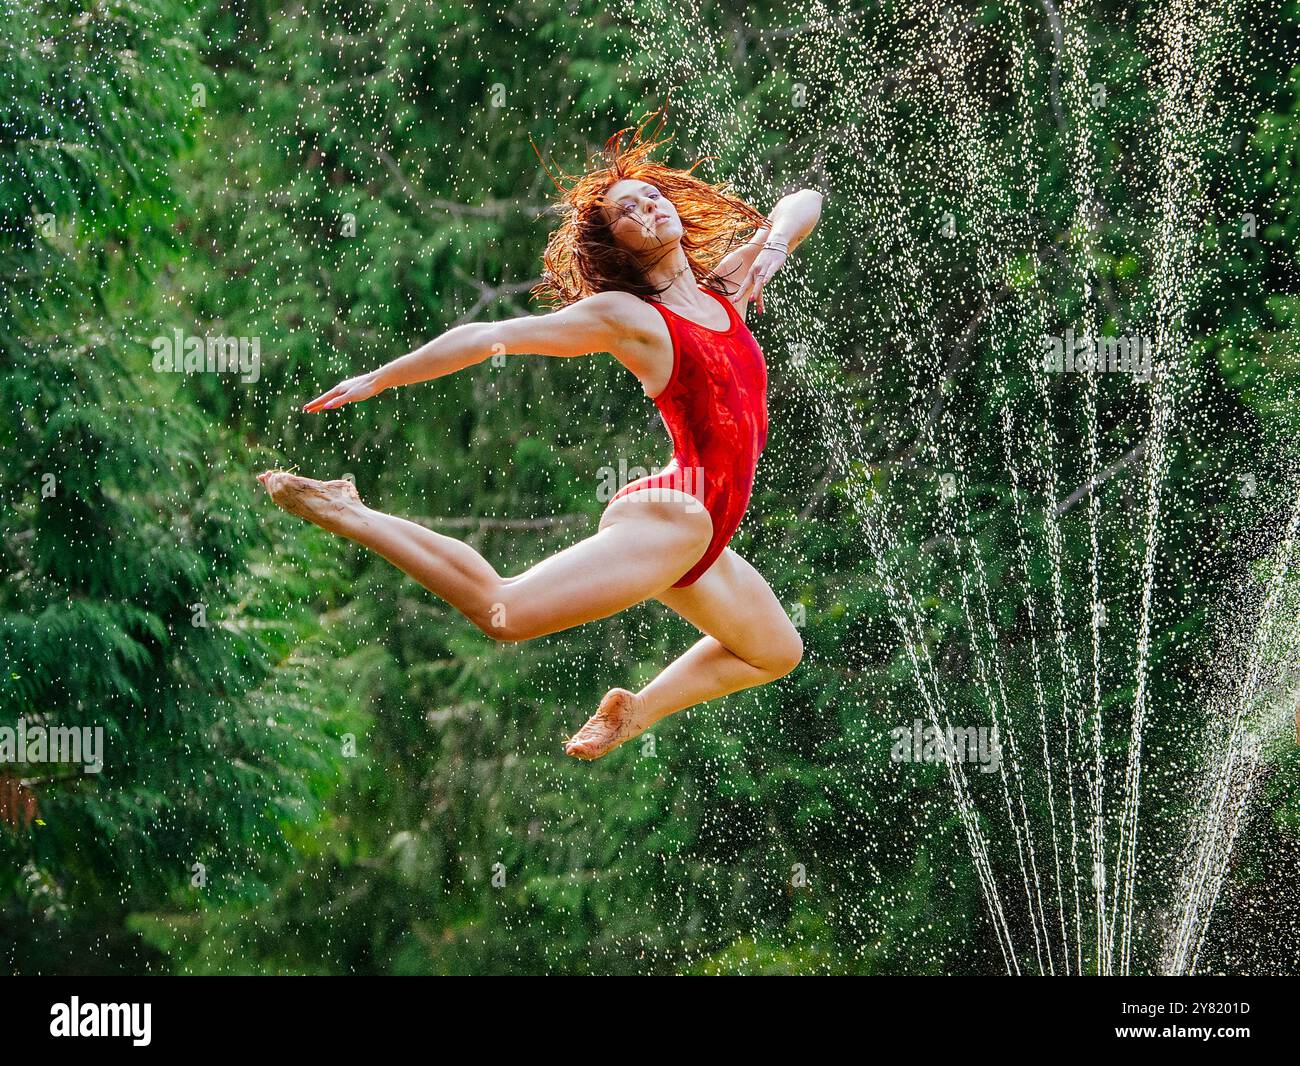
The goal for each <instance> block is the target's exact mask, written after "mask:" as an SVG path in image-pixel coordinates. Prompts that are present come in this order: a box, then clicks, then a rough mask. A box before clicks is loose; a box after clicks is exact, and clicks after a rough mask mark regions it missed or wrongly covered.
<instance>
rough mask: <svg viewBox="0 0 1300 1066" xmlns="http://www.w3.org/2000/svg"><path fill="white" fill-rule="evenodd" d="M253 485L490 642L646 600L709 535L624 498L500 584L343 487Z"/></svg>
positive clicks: (653, 506)
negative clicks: (406, 580) (595, 526)
mask: <svg viewBox="0 0 1300 1066" xmlns="http://www.w3.org/2000/svg"><path fill="white" fill-rule="evenodd" d="M261 480H262V483H263V484H264V485H266V487H267V490H268V491H269V492H270V493H271V497H272V499H274V500H275V502H276V503H277V504H278V505H279V506H281V507H283V508H284V509H285V510H287V511H289V512H291V513H293V514H296V515H299V516H300V517H302V518H305V519H307V520H308V521H310V522H314V523H315V524H316V525H318V526H321V527H322V528H323V529H327V530H329V531H330V532H332V533H337V534H339V535H340V536H344V537H347V538H348V539H349V540H353V541H356V542H357V543H358V544H362V545H364V546H365V547H367V548H369V549H370V550H371V551H374V552H376V553H377V554H379V555H381V556H383V557H384V558H385V559H387V560H388V561H389V562H390V563H392V564H393V565H394V566H396V567H398V568H399V569H401V570H402V571H404V572H405V573H407V574H409V575H410V576H411V577H413V578H414V579H415V580H416V581H418V582H419V583H420V584H421V585H423V586H424V587H425V588H427V589H429V591H431V592H433V593H436V594H437V595H438V596H441V597H442V598H443V599H444V600H446V601H447V602H448V603H450V604H451V605H452V606H453V607H455V608H456V609H457V610H458V611H460V612H461V613H462V614H464V615H465V616H466V617H467V618H469V619H470V620H471V621H472V622H474V624H475V625H477V626H478V627H479V628H480V629H482V630H483V632H485V633H487V634H488V635H489V636H492V637H495V638H497V639H498V640H528V639H530V638H532V637H538V636H543V635H545V634H547V633H554V632H557V631H559V630H561V629H568V628H569V627H571V626H576V625H581V624H582V623H584V622H590V621H592V620H594V619H596V618H604V617H606V616H607V615H611V614H615V613H617V612H618V611H621V610H624V609H625V608H627V607H630V606H632V605H633V604H636V603H640V602H642V601H643V600H646V599H649V598H650V597H652V596H655V595H656V594H658V593H659V592H660V591H662V590H663V589H665V588H667V587H668V586H669V585H671V583H672V582H673V581H675V580H676V579H677V578H678V577H680V576H681V574H682V573H683V572H685V571H686V570H688V569H689V568H690V566H691V564H692V563H694V561H695V560H696V559H698V558H699V557H700V555H701V554H702V552H703V551H704V549H705V547H706V546H707V545H708V541H709V537H710V536H711V535H712V523H711V521H710V520H709V517H708V515H707V514H705V513H703V512H700V511H698V510H696V511H694V512H692V511H690V510H688V509H687V508H685V507H683V506H682V505H681V503H674V502H673V501H671V500H666V501H656V502H644V501H640V500H638V499H637V498H636V497H635V495H634V496H629V497H626V498H625V499H624V500H621V501H619V502H618V503H616V504H614V505H613V506H611V507H610V508H609V510H608V511H606V513H605V517H604V518H603V519H602V521H601V529H600V531H599V532H598V533H597V534H596V535H595V536H593V537H589V538H587V539H586V540H584V541H580V542H579V543H577V544H575V545H573V546H572V547H569V548H566V549H565V550H564V551H562V552H559V553H558V554H556V555H554V556H552V557H551V558H549V559H546V560H544V561H543V562H541V563H539V564H538V565H537V566H534V567H532V568H531V569H529V570H527V571H525V572H524V573H522V574H520V575H519V576H517V577H508V578H503V577H501V575H499V574H498V573H497V572H496V570H495V569H493V567H492V566H491V564H490V563H488V561H487V560H486V559H484V558H483V557H482V556H481V555H479V553H478V552H476V551H475V550H474V549H473V548H471V547H470V546H469V545H467V544H464V543H462V542H461V541H458V540H455V539H453V538H452V537H444V536H443V535H441V534H440V533H435V532H433V531H432V530H430V529H426V528H425V527H424V526H421V525H417V524H416V523H415V522H409V521H407V520H406V519H404V518H397V517H395V516H393V515H388V514H384V513H382V512H380V511H375V510H372V509H371V508H369V507H366V506H365V505H364V504H363V503H362V502H361V499H360V497H359V496H358V495H357V491H356V488H355V486H353V485H352V484H351V482H348V481H328V482H321V481H315V480H313V479H311V478H299V477H294V476H293V475H290V474H283V473H278V472H277V473H268V474H263V475H261ZM683 500H684V501H686V502H690V503H693V501H690V500H689V497H683Z"/></svg>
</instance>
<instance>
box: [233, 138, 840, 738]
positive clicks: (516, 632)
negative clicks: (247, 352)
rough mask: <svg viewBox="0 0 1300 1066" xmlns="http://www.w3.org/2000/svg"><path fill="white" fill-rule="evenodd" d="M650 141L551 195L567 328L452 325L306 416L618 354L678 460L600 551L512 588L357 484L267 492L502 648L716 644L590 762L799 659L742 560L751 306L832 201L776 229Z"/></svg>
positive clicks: (622, 501)
mask: <svg viewBox="0 0 1300 1066" xmlns="http://www.w3.org/2000/svg"><path fill="white" fill-rule="evenodd" d="M661 114H662V112H661ZM652 117H653V116H652ZM647 123H648V120H647V121H643V122H642V124H641V125H640V126H638V127H637V128H636V130H635V132H633V134H632V138H631V140H630V142H629V143H628V144H627V146H626V147H624V145H623V140H624V136H625V134H627V132H628V130H627V129H625V130H621V131H619V132H618V133H616V134H615V135H614V136H613V137H611V138H609V140H608V141H607V142H606V143H605V146H604V153H603V159H601V160H600V161H599V162H600V165H599V166H598V167H597V168H596V169H595V170H593V171H591V172H589V173H587V174H585V175H582V176H581V177H578V178H572V177H570V176H568V175H564V176H563V177H564V183H563V184H562V183H561V181H559V180H557V181H556V186H557V188H558V189H559V190H560V194H561V195H560V202H559V210H560V212H561V214H562V216H563V222H562V224H561V225H560V227H559V228H558V229H557V230H556V231H555V232H554V233H552V234H551V237H550V240H549V243H548V245H547V249H546V252H545V255H544V256H543V264H544V266H545V268H546V270H545V273H544V277H543V281H542V282H541V284H539V286H538V287H537V288H536V289H535V290H534V293H535V294H536V295H539V296H543V297H548V298H549V299H550V302H551V303H552V305H553V306H554V305H559V307H560V309H559V310H556V311H553V312H552V313H549V314H542V315H525V316H522V317H519V318H512V319H507V320H504V321H500V322H473V323H468V324H465V325H461V326H457V327H455V328H454V329H451V330H448V331H447V332H446V333H444V334H442V335H441V336H440V337H437V338H436V339H434V340H432V341H430V342H428V343H427V344H425V345H423V346H421V347H419V348H417V349H416V350H415V351H413V352H410V353H409V354H407V355H404V356H402V357H401V358H399V359H395V360H393V361H392V362H391V363H388V364H387V365H385V366H382V367H380V368H379V369H378V370H373V371H371V372H369V373H367V374H362V375H360V376H359V377H354V378H349V379H348V380H346V381H343V382H341V383H340V384H338V385H336V386H334V388H332V389H330V390H329V391H328V392H326V393H324V394H322V395H321V396H318V397H317V398H316V399H314V400H312V401H311V402H310V403H308V404H306V405H305V406H304V408H303V410H304V411H311V412H316V411H330V410H333V409H335V408H337V407H342V406H343V405H344V404H348V403H357V402H358V401H360V400H367V399H369V398H370V397H372V396H375V395H378V394H379V393H380V392H383V391H384V390H385V389H389V388H392V387H394V386H396V385H413V384H415V383H416V382H419V381H429V380H431V379H433V378H440V377H443V376H445V375H447V374H451V373H454V372H455V371H457V370H463V369H464V368H465V367H468V366H473V365H474V364H476V363H482V362H483V361H485V360H486V359H488V358H490V357H491V356H493V355H503V354H523V353H531V354H535V355H549V356H562V357H566V356H576V355H589V354H595V353H601V352H608V353H610V354H611V355H613V356H614V358H615V359H617V360H618V361H619V362H620V363H622V364H623V365H624V366H625V367H627V369H628V370H630V371H631V372H632V373H633V374H635V375H636V377H637V378H638V379H639V380H640V382H641V385H642V388H643V389H644V391H645V393H646V395H647V396H648V397H650V398H651V399H653V401H654V403H655V405H656V406H657V407H658V408H659V411H660V413H661V414H662V416H663V420H664V423H665V425H666V426H667V428H668V431H669V433H670V434H671V435H672V442H673V457H672V461H671V462H669V463H668V465H667V466H666V467H665V468H664V469H663V470H661V471H659V472H658V473H656V474H652V475H651V476H649V477H645V478H642V479H640V480H639V481H635V482H632V483H631V484H628V485H626V486H624V487H623V488H622V489H620V490H619V491H618V492H617V493H616V494H615V496H614V497H613V499H612V500H611V501H610V502H609V505H608V507H606V509H605V511H604V514H603V515H602V516H601V519H600V526H599V530H598V532H597V533H596V534H595V536H593V537H590V538H588V539H587V540H584V541H581V542H580V543H578V544H575V545H573V546H572V547H570V548H566V549H565V550H564V551H562V552H559V553H558V554H556V555H554V556H552V557H551V558H549V559H546V560H544V561H543V562H541V563H539V564H537V565H536V566H534V567H532V568H531V569H529V570H527V571H525V572H524V573H522V574H519V575H518V576H516V577H502V576H501V575H500V574H498V573H497V572H496V570H494V569H493V568H492V566H491V565H490V564H489V563H488V562H487V561H486V560H485V559H484V558H483V557H482V556H481V555H479V554H478V553H477V552H476V551H474V549H473V548H471V547H469V546H468V545H467V544H463V543H461V542H460V541H458V540H454V539H452V538H450V537H445V536H442V535H440V534H438V533H434V532H433V531H432V530H429V529H426V528H425V527H424V526H420V525H417V524H416V523H414V522H409V521H407V520H406V519H403V518H397V517H394V516H393V515H388V514H383V513H382V512H379V511H375V510H372V509H370V508H369V507H367V506H365V505H364V504H363V503H362V502H361V499H360V497H359V496H358V494H357V490H356V487H355V486H354V485H353V484H352V483H351V482H350V481H346V480H342V481H315V480H313V479H311V478H304V477H296V476H294V475H292V474H287V473H284V472H282V471H268V472H266V473H264V474H260V475H259V480H260V481H261V482H262V483H263V485H265V486H266V489H267V490H268V491H269V492H270V494H271V498H272V500H274V501H275V503H276V504H278V505H279V506H280V507H282V508H284V509H285V510H286V511H289V512H290V513H292V514H296V515H298V516H300V517H302V518H305V519H306V520H307V521H309V522H313V523H315V524H316V525H318V526H320V527H321V528H322V529H327V530H329V531H330V532H331V533H337V534H339V535H340V536H343V537H347V538H348V539H349V540H353V541H356V542H357V543H358V544H363V545H365V546H366V547H367V548H369V549H370V550H371V551H374V552H377V553H378V554H379V555H381V556H383V557H384V558H385V559H387V560H388V561H389V562H390V563H392V564H393V565H394V566H397V567H399V568H400V569H401V570H403V571H404V572H405V573H407V574H408V575H410V576H411V577H412V578H414V579H415V580H416V581H418V582H419V583H420V584H421V585H423V586H424V587H425V588H427V589H429V590H430V591H431V592H433V593H435V594H436V595H438V596H440V597H441V598H442V599H444V600H446V601H447V602H448V603H450V604H451V605H452V606H453V607H455V608H456V609H457V610H458V611H460V612H461V613H462V614H464V615H465V617H467V618H468V619H469V620H470V621H472V622H473V623H474V624H475V625H477V626H478V627H479V628H480V629H481V630H482V631H483V632H484V633H486V634H487V635H488V636H490V637H493V638H495V639H497V640H503V641H520V640H531V639H532V638H534V637H541V636H546V635H547V634H548V633H556V632H559V631H560V630H562V629H568V628H570V627H572V626H578V625H582V624H583V623H584V622H591V621H593V620H595V619H597V618H605V617H607V616H609V615H612V614H616V613H617V612H619V611H622V610H624V609H625V608H628V607H631V606H633V605H634V604H638V603H641V602H643V601H645V600H650V599H657V600H658V601H659V602H660V603H663V604H665V605H666V606H667V607H669V608H671V609H672V610H674V611H676V612H677V613H678V614H679V615H681V616H682V617H683V618H685V619H686V620H687V621H688V622H690V623H691V624H692V625H694V626H695V627H696V628H698V629H699V630H700V631H701V632H702V633H703V634H704V637H703V639H701V640H700V641H699V642H698V643H696V644H695V645H694V646H693V647H692V648H691V649H690V650H689V651H687V652H686V653H685V654H684V655H682V656H681V658H679V659H677V660H676V661H675V662H673V663H671V664H670V665H669V666H668V667H667V668H666V669H665V670H664V671H663V672H662V673H660V674H659V676H658V677H656V678H655V679H654V680H653V681H651V682H650V684H648V685H647V686H646V687H645V688H643V689H642V690H641V691H640V692H629V691H628V690H627V689H622V688H615V689H611V690H610V691H609V693H608V694H607V695H606V696H605V698H604V699H603V700H602V701H601V704H600V707H599V709H598V710H597V711H596V713H595V714H594V715H593V716H592V717H591V719H590V720H589V721H588V722H587V723H586V725H584V726H583V727H582V728H581V729H579V730H578V732H577V733H576V734H575V735H574V736H573V737H572V738H570V739H569V741H568V742H567V744H566V745H565V751H566V752H567V753H568V754H569V755H572V756H575V757H576V758H579V759H597V758H599V757H600V756H602V755H604V754H605V753H606V752H608V751H611V750H612V749H614V748H615V747H617V746H618V745H619V744H622V743H623V742H624V741H625V740H628V739H630V738H632V737H634V736H636V735H637V734H639V733H641V732H642V731H643V730H645V729H647V728H649V727H650V726H651V725H652V724H654V723H655V722H657V721H658V720H659V719H661V718H664V717H666V716H667V715H670V714H674V713H676V712H677V711H680V710H683V709H685V708H687V707H692V706H694V705H695V704H698V703H704V702H705V701H707V700H712V699H717V698H718V697H720V696H726V695H727V694H729V693H732V692H738V691H740V690H741V689H746V688H750V687H752V686H754V685H762V684H766V683H767V682H769V681H773V680H775V679H776V678H778V677H781V676H783V675H784V674H787V673H789V672H790V671H791V670H793V669H794V668H795V666H796V665H798V663H799V660H800V658H801V656H802V654H803V642H802V641H801V640H800V637H799V633H798V631H797V630H796V629H795V627H794V626H793V625H792V624H791V622H790V620H789V618H788V617H787V616H786V613H785V611H784V609H783V608H782V607H781V604H780V602H779V601H778V600H777V598H776V596H775V594H774V593H773V592H772V589H771V588H770V587H769V586H768V584H767V582H766V581H764V580H763V577H762V575H760V574H759V573H758V571H757V570H755V569H754V568H753V567H752V566H751V565H750V564H749V563H748V562H746V561H745V560H744V559H742V558H741V557H740V556H739V555H737V554H736V553H735V552H734V551H732V550H731V549H730V548H728V547H727V542H728V541H729V540H731V537H732V535H733V534H734V533H735V532H736V528H737V527H738V526H739V525H740V520H741V518H742V517H743V515H744V513H745V508H746V506H747V505H748V503H749V497H750V492H751V489H752V486H753V482H754V470H755V467H756V466H757V464H758V457H759V454H760V452H761V451H762V450H763V446H764V444H765V443H766V442H767V368H766V365H765V363H764V360H763V353H762V352H761V351H760V350H759V347H758V344H757V342H756V341H755V340H754V337H753V335H752V334H751V333H750V331H749V328H748V327H747V326H746V325H745V313H746V310H747V308H748V306H749V304H751V303H752V304H754V306H755V307H756V308H757V310H758V313H759V314H762V312H763V287H764V286H765V285H766V284H767V282H768V281H770V280H771V278H772V276H773V275H774V274H775V273H776V272H777V270H779V269H780V268H781V266H782V265H783V264H784V263H785V261H786V259H787V258H788V256H789V255H790V253H791V252H793V251H794V249H795V247H796V246H797V245H798V244H799V242H800V241H802V240H803V239H804V238H805V237H806V236H807V235H808V234H809V233H810V232H811V231H812V229H813V227H814V226H815V225H816V224H817V220H818V218H819V217H820V215H821V200H822V198H821V195H820V193H817V192H815V191H812V190H809V189H804V190H801V191H799V192H796V193H792V194H790V195H788V196H786V197H784V198H782V199H781V201H780V202H779V203H778V204H777V205H776V207H775V208H774V209H773V210H772V213H771V215H770V217H768V216H764V215H762V214H760V213H759V212H758V211H756V210H755V209H754V208H752V207H750V206H749V205H748V204H747V203H745V202H744V201H743V200H740V199H738V198H737V197H735V196H733V195H731V194H730V193H729V192H728V191H727V188H726V186H725V185H717V186H715V185H710V184H708V183H706V182H704V181H702V180H701V179H699V178H697V177H694V176H693V174H692V171H693V170H694V169H695V167H696V166H698V165H699V162H698V161H697V162H696V164H694V165H693V166H691V167H690V168H689V169H687V170H684V171H683V170H677V169H674V168H672V167H669V166H667V165H664V164H662V163H659V162H656V161H655V160H654V159H652V155H653V153H654V151H655V150H656V148H657V147H658V146H659V145H661V144H664V143H667V142H666V141H657V140H655V139H654V136H651V137H648V138H646V137H643V131H644V130H645V128H646V125H647ZM662 126H663V122H662V120H661V122H660V125H659V128H658V129H656V130H655V135H657V134H658V132H659V130H661V129H662ZM629 129H630V127H629ZM746 231H747V235H748V240H746V241H745V242H744V243H743V244H742V243H740V242H741V238H742V237H743V236H745V235H746Z"/></svg>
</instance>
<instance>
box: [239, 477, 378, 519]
mask: <svg viewBox="0 0 1300 1066" xmlns="http://www.w3.org/2000/svg"><path fill="white" fill-rule="evenodd" d="M257 480H258V481H260V482H261V483H262V484H263V485H264V486H266V491H267V492H269V493H270V494H271V499H272V500H273V501H274V502H275V505H276V506H277V507H281V508H283V509H284V510H286V511H288V512H289V513H290V514H296V515H297V516H298V517H299V518H305V519H306V520H307V521H308V522H311V523H313V524H314V525H318V526H320V527H321V528H322V529H327V530H329V531H330V532H331V533H342V532H345V529H346V527H347V526H348V524H349V521H348V520H349V519H350V518H351V517H352V516H353V515H354V514H355V513H356V512H357V510H358V509H359V508H360V507H361V495H360V494H359V493H358V492H357V487H356V486H355V485H354V484H352V482H351V481H345V480H341V479H340V480H338V481H317V480H316V479H315V478H309V477H298V476H297V475H296V474H288V473H285V472H284V471H283V470H267V471H266V472H265V473H262V474H258V475H257Z"/></svg>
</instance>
